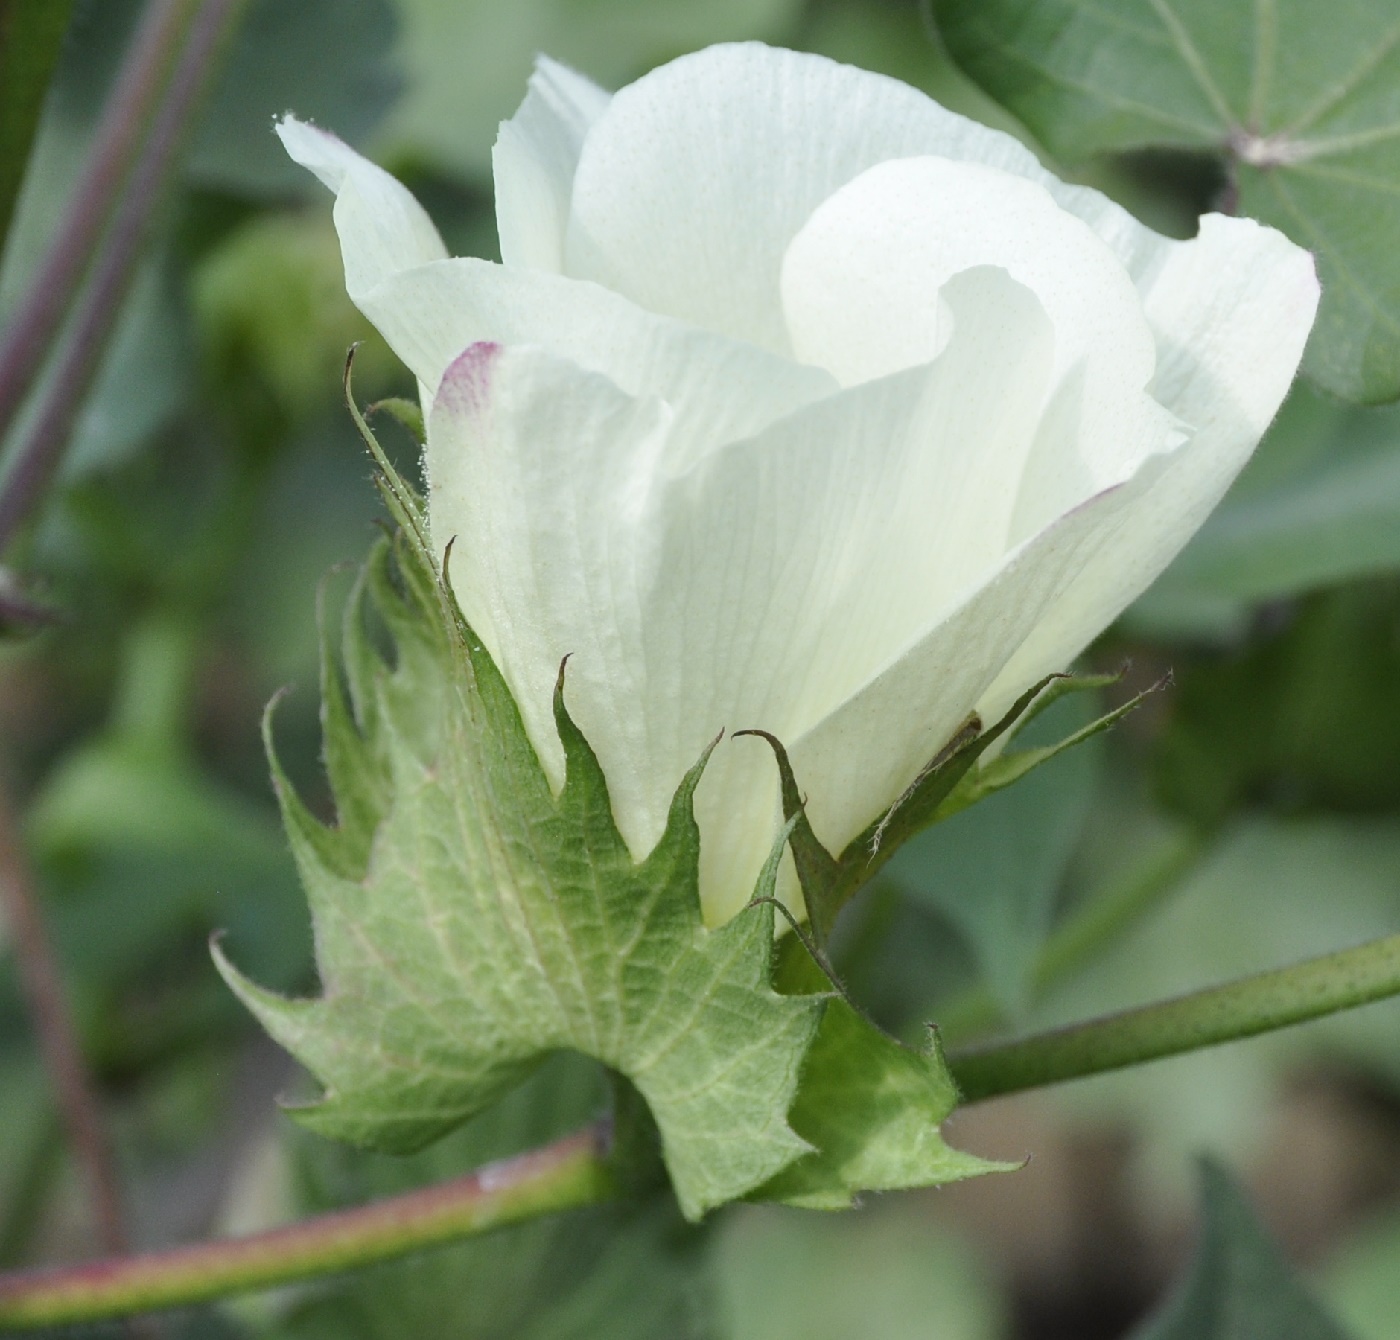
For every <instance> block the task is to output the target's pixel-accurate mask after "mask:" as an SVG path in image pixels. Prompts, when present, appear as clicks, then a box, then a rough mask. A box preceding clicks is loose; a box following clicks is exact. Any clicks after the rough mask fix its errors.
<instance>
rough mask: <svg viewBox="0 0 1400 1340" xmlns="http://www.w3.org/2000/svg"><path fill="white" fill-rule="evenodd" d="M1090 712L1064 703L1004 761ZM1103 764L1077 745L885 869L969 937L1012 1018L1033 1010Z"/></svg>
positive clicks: (916, 843) (1083, 721)
mask: <svg viewBox="0 0 1400 1340" xmlns="http://www.w3.org/2000/svg"><path fill="white" fill-rule="evenodd" d="M1091 716H1092V712H1091V710H1090V709H1089V708H1088V706H1087V705H1085V703H1084V700H1071V701H1069V702H1065V703H1063V704H1062V705H1061V707H1059V708H1058V709H1055V710H1053V711H1051V712H1048V713H1047V714H1046V715H1045V716H1043V717H1041V718H1040V719H1039V720H1038V721H1036V722H1034V723H1032V724H1031V726H1029V727H1028V728H1027V730H1026V732H1025V733H1024V735H1022V736H1019V737H1018V738H1017V743H1018V744H1024V745H1025V746H1027V749H1026V750H1024V751H1023V750H1018V751H1016V752H1015V753H1009V754H1005V755H1002V756H1001V758H999V759H998V760H996V762H997V763H1002V762H1009V761H1010V760H1014V759H1016V758H1018V757H1020V756H1021V755H1022V753H1024V752H1029V750H1031V749H1035V748H1037V747H1040V748H1045V747H1048V746H1049V741H1051V740H1053V739H1057V738H1058V737H1059V736H1062V735H1066V734H1069V733H1070V732H1072V731H1075V730H1077V729H1079V728H1081V727H1083V726H1085V725H1087V724H1088V723H1089V719H1090V717H1091ZM1042 741H1044V742H1045V743H1043V744H1042ZM1100 762H1101V759H1100V755H1099V751H1098V748H1097V746H1096V745H1095V744H1094V743H1093V742H1089V743H1086V744H1083V745H1081V746H1079V747H1078V748H1075V749H1070V750H1068V751H1066V752H1065V753H1064V754H1063V756H1061V757H1057V758H1055V759H1053V760H1051V761H1049V762H1048V763H1046V764H1045V765H1044V766H1042V767H1040V768H1037V769H1035V771H1034V772H1032V773H1031V774H1030V775H1029V776H1025V777H1022V778H1021V779H1020V780H1019V781H1018V782H1017V784H1016V785H1015V786H1011V787H1008V788H1006V789H1005V790H1003V791H1000V792H999V793H997V794H995V795H991V796H988V797H987V798H986V799H983V800H980V801H979V802H978V803H977V804H974V805H971V806H969V807H968V808H967V809H965V810H963V811H962V812H961V813H958V814H955V815H953V816H952V817H951V818H949V819H946V820H944V821H943V822H942V823H939V824H936V825H934V827H932V828H930V829H929V830H928V831H927V832H925V833H923V834H921V835H920V836H919V837H917V838H915V839H914V840H913V841H912V842H911V843H909V845H908V846H906V847H905V848H903V850H901V851H900V852H899V853H898V854H897V855H896V856H895V857H894V859H893V860H892V861H891V862H890V864H889V866H887V867H886V877H887V878H889V879H890V880H892V881H893V882H894V883H895V884H896V885H897V886H898V887H899V889H900V890H901V891H902V892H903V893H904V894H905V895H906V896H908V897H911V898H913V899H915V900H916V901H918V902H920V903H922V904H924V905H926V906H929V907H932V908H935V909H936V910H937V911H939V912H941V913H942V914H943V916H945V917H946V918H947V919H948V920H949V921H951V922H952V924H953V925H954V926H956V927H957V928H958V929H959V930H960V931H961V932H962V934H963V936H964V937H965V938H966V940H967V942H968V944H969V945H970V946H971V947H972V949H973V950H974V952H975V953H976V955H977V958H978V961H979V963H980V965H981V968H982V972H983V974H984V975H985V977H986V980H987V982H988V984H989V985H990V986H991V988H992V990H993V992H994V993H995V994H996V996H997V999H998V1001H999V1003H1000V1004H1001V1006H1002V1008H1003V1009H1004V1010H1006V1011H1007V1012H1008V1013H1009V1014H1010V1015H1011V1017H1015V1016H1016V1015H1017V1014H1018V1013H1019V1012H1020V1011H1021V1009H1022V1007H1023V1006H1024V1004H1025V997H1026V992H1027V989H1028V987H1029V979H1030V972H1031V968H1032V965H1033V962H1034V959H1035V954H1036V951H1037V950H1039V948H1040V946H1041V945H1042V944H1043V943H1044V940H1045V936H1046V933H1047V932H1048V931H1049V928H1050V922H1051V916H1052V913H1053V911H1054V908H1055V898H1056V894H1057V893H1058V892H1059V888H1060V884H1061V881H1062V879H1063V877H1064V873H1065V869H1066V867H1067V865H1068V864H1069V859H1070V856H1071V854H1072V853H1073V851H1074V847H1075V844H1076V842H1077V841H1078V838H1079V835H1080V832H1081V830H1082V829H1083V827H1084V821H1085V819H1086V818H1087V816H1088V814H1089V809H1090V806H1091V805H1092V804H1093V800H1094V794H1095V791H1096V789H1097V787H1098V783H1099V780H1100V772H1101V769H1100Z"/></svg>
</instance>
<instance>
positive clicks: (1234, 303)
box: [983, 215, 1319, 715]
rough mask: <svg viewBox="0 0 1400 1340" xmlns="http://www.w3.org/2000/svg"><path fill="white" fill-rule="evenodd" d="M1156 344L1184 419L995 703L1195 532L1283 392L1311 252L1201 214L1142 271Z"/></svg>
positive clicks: (1065, 657)
mask: <svg viewBox="0 0 1400 1340" xmlns="http://www.w3.org/2000/svg"><path fill="white" fill-rule="evenodd" d="M1143 287H1144V304H1145V309H1146V312H1147V317H1148V320H1149V321H1150V322H1151V324H1152V326H1153V329H1154V331H1155V332H1156V336H1157V341H1158V350H1159V354H1158V370H1157V375H1156V378H1155V379H1154V382H1153V387H1152V389H1153V393H1154V395H1155V396H1156V397H1157V398H1158V399H1159V400H1160V401H1162V403H1163V404H1164V405H1166V406H1167V408H1168V409H1170V410H1171V411H1172V412H1174V413H1175V414H1176V415H1177V416H1179V417H1180V419H1181V420H1183V421H1184V422H1185V423H1187V424H1188V425H1189V426H1190V428H1191V430H1192V438H1191V441H1190V443H1189V444H1188V445H1187V446H1186V447H1185V448H1183V449H1182V450H1181V451H1180V452H1178V453H1176V454H1175V455H1174V456H1173V458H1172V460H1171V462H1170V465H1169V468H1167V469H1166V470H1164V471H1163V473H1162V475H1161V478H1160V479H1159V480H1158V482H1157V483H1156V485H1155V486H1154V487H1153V488H1152V490H1151V491H1150V492H1148V493H1146V494H1144V495H1143V496H1142V497H1140V498H1137V499H1136V500H1135V501H1134V503H1133V507H1132V511H1131V515H1130V517H1129V520H1128V523H1127V524H1126V525H1125V527H1124V530H1123V533H1122V537H1121V539H1120V541H1119V543H1118V544H1117V545H1115V547H1114V548H1113V549H1112V550H1111V551H1109V550H1105V551H1104V552H1103V553H1102V554H1101V555H1100V556H1099V557H1098V558H1097V559H1096V560H1095V561H1094V562H1092V563H1091V564H1089V565H1088V566H1087V567H1086V569H1085V571H1084V573H1083V574H1082V575H1081V576H1080V578H1079V579H1078V580H1077V581H1076V582H1075V584H1074V586H1073V587H1071V588H1070V589H1069V590H1068V591H1067V592H1066V593H1065V595H1064V597H1063V598H1062V599H1061V600H1060V601H1058V602H1057V603H1056V606H1055V608H1054V610H1053V611H1052V612H1051V614H1050V615H1049V617H1047V618H1046V620H1045V621H1044V622H1043V624H1042V625H1041V626H1040V627H1039V628H1037V630H1036V632H1035V634H1034V635H1033V636H1032V637H1031V638H1030V639H1028V641H1027V643H1026V645H1025V646H1024V647H1023V648H1022V649H1021V651H1020V653H1019V654H1018V655H1017V657H1016V659H1015V661H1014V662H1013V663H1012V664H1010V665H1009V666H1008V667H1007V668H1006V671H1005V672H1004V674H1003V675H1002V676H1001V678H1000V679H999V680H998V682H997V684H996V685H995V686H994V688H993V690H992V691H991V692H990V693H989V694H988V697H987V700H986V702H985V703H984V705H983V706H984V709H985V710H986V711H987V712H988V713H989V714H992V715H994V714H996V713H997V712H998V711H1000V710H1001V709H1002V708H1003V707H1005V706H1006V705H1007V704H1009V703H1010V702H1011V701H1012V700H1013V699H1014V698H1015V696H1016V695H1017V693H1019V692H1020V690H1021V689H1022V688H1024V687H1025V686H1026V685H1028V684H1031V683H1034V681H1035V680H1036V679H1037V678H1039V677H1040V676H1041V675H1043V674H1046V673H1049V672H1050V671H1052V670H1060V669H1064V668H1065V667H1066V666H1067V665H1068V664H1069V663H1070V662H1071V661H1072V660H1073V659H1074V657H1076V656H1077V655H1078V654H1079V653H1080V651H1082V650H1083V649H1084V647H1085V646H1087V645H1088V643H1089V642H1090V641H1091V640H1092V639H1093V638H1095V637H1096V636H1097V635H1098V634H1099V633H1100V632H1101V631H1102V630H1103V629H1104V628H1106V627H1107V626H1108V624H1109V623H1111V622H1112V621H1113V620H1114V619H1116V618H1117V617H1118V615H1119V614H1120V613H1121V612H1122V611H1123V610H1124V609H1125V608H1126V607H1127V606H1128V604H1129V603H1130V602H1131V601H1133V600H1134V599H1136V597H1137V596H1138V595H1140V594H1141V593H1142V592H1143V591H1144V590H1145V589H1146V588H1147V586H1148V585H1149V584H1150V583H1151V582H1152V581H1153V580H1154V579H1155V578H1156V577H1157V575H1158V574H1159V573H1160V572H1161V571H1162V570H1163V568H1165V567H1166V566H1167V564H1168V563H1169V562H1170V561H1171V560H1172V559H1173V558H1174V557H1175V556H1176V554H1177V553H1178V552H1179V551H1180V550H1181V548H1182V547H1183V546H1184V545H1185V544H1186V542H1187V540H1189V539H1190V538H1191V536H1192V535H1193V534H1195V532H1196V530H1197V529H1198V528H1199V527H1200V525H1201V523H1202V522H1203V521H1204V520H1205V518H1206V516H1207V515H1208V514H1209V512H1210V511H1211V509H1212V508H1213V507H1214V506H1215V505H1216V503H1218V502H1219V501H1220V498H1221V497H1222V495H1223V494H1224V492H1225V490H1226V489H1227V488H1228V487H1229V485H1230V483H1231V481H1232V480H1233V479H1234V478H1235V476H1236V475H1237V474H1238V473H1239V471H1240V469H1241V468H1242V467H1243V466H1244V463H1245V462H1246V461H1247V460H1248V459H1249V456H1250V454H1251V453H1252V452H1253V450H1254V448H1255V446H1256V445H1257V444H1258V441H1259V438H1260V437H1261V436H1262V434H1263V432H1264V429H1265V428H1267V427H1268V425H1269V422H1270V420H1271V419H1272V418H1273V416H1274V414H1275V412H1276V411H1277V410H1278V407H1279V405H1280V404H1281V403H1282V401H1283V397H1284V395H1285V394H1286V393H1287V390H1288V387H1289V385H1290V384H1291V382H1292V380H1293V377H1294V374H1295V373H1296V371H1297V368H1298V364H1299V361H1300V360H1301V358H1302V355H1303V346H1304V345H1305V344H1306V342H1307V338H1308V332H1309V330H1310V329H1311V328H1312V322H1313V317H1314V315H1315V314H1316V311H1317V301H1318V295H1319V289H1318V283H1317V276H1316V272H1315V269H1314V266H1313V261H1312V257H1311V256H1310V255H1309V254H1308V253H1307V252H1306V251H1303V250H1302V249H1301V248H1300V247H1297V246H1294V245H1293V243H1291V242H1290V241H1288V239H1287V238H1285V237H1284V236H1283V234H1282V233H1279V232H1276V231H1275V230H1273V229H1272V228H1266V227H1264V226H1262V225H1261V224H1258V223H1255V222H1253V221H1252V220H1249V219H1229V218H1224V217H1222V216H1220V215H1207V216H1206V217H1205V218H1204V219H1202V221H1201V231H1200V234H1199V236H1198V237H1197V238H1195V239H1194V240H1193V241H1190V242H1174V243H1169V244H1166V245H1164V248H1163V250H1162V252H1161V256H1160V260H1159V263H1158V264H1157V265H1155V266H1154V267H1153V268H1152V269H1151V270H1150V271H1149V272H1148V273H1147V274H1146V275H1145V277H1144V280H1143Z"/></svg>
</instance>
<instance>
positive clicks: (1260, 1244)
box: [1134, 1162, 1347, 1340]
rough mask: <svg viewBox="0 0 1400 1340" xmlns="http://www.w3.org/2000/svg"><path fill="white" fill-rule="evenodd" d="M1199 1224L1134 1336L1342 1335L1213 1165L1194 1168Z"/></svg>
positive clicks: (1213, 1339) (1202, 1339) (1294, 1338)
mask: <svg viewBox="0 0 1400 1340" xmlns="http://www.w3.org/2000/svg"><path fill="white" fill-rule="evenodd" d="M1201 1199H1202V1208H1203V1214H1204V1217H1205V1225H1204V1228H1203V1230H1202V1234H1201V1241H1200V1244H1199V1246H1198V1247H1197V1249H1196V1255H1195V1259H1194V1260H1193V1261H1192V1263H1191V1269H1190V1272H1189V1274H1188V1275H1187V1277H1186V1279H1185V1281H1184V1282H1183V1284H1182V1285H1181V1287H1180V1288H1179V1290H1178V1291H1177V1292H1176V1293H1175V1294H1173V1295H1172V1297H1171V1298H1170V1299H1169V1300H1168V1301H1167V1303H1166V1305H1165V1306H1164V1307H1163V1308H1162V1310H1161V1311H1160V1312H1159V1313H1158V1314H1157V1315H1156V1316H1154V1317H1153V1318H1151V1319H1150V1320H1149V1321H1148V1322H1147V1323H1146V1325H1144V1326H1142V1327H1141V1328H1140V1329H1139V1330H1137V1331H1135V1332H1134V1340H1347V1336H1346V1332H1344V1331H1343V1330H1342V1329H1341V1327H1340V1326H1338V1325H1337V1323H1336V1322H1334V1321H1333V1320H1332V1319H1331V1318H1330V1317H1328V1316H1327V1314H1326V1313H1325V1312H1324V1311H1323V1310H1322V1308H1321V1306H1320V1305H1319V1304H1318V1303H1317V1302H1316V1301H1315V1300H1314V1299H1313V1297H1312V1295H1311V1294H1310V1293H1309V1292H1308V1290H1307V1289H1306V1288H1305V1287H1304V1285H1303V1284H1302V1282H1301V1281H1300V1280H1299V1279H1298V1278H1297V1276H1295V1275H1294V1273H1293V1272H1292V1270H1291V1269H1290V1268H1289V1265H1288V1263H1287V1261H1285V1260H1284V1259H1283V1256H1282V1255H1281V1254H1280V1252H1279V1249H1278V1248H1277V1247H1276V1246H1275V1245H1274V1244H1273V1242H1272V1241H1270V1239H1269V1238H1268V1236H1267V1235H1266V1234H1265V1232H1264V1230H1263V1229H1262V1228H1261V1227H1260V1225H1259V1223H1258V1221H1257V1220H1256V1219H1255V1217H1254V1213H1253V1211H1252V1210H1251V1209H1250V1207H1249V1204H1248V1202H1247V1201H1246V1200H1245V1198H1244V1196H1243V1195H1242V1194H1241V1192H1240V1191H1239V1189H1238V1188H1237V1187H1236V1186H1235V1185H1234V1183H1233V1182H1232V1181H1231V1180H1230V1177H1229V1175H1228V1174H1227V1173H1226V1172H1225V1171H1224V1169H1223V1168H1221V1167H1220V1166H1219V1165H1218V1164H1216V1163H1213V1162H1206V1163H1204V1164H1203V1165H1202V1168H1201Z"/></svg>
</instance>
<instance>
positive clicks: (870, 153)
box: [565, 43, 1045, 351]
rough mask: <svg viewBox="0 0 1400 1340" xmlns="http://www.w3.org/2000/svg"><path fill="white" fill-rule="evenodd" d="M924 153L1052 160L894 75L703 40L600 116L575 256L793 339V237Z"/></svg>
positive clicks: (669, 301) (580, 268)
mask: <svg viewBox="0 0 1400 1340" xmlns="http://www.w3.org/2000/svg"><path fill="white" fill-rule="evenodd" d="M917 154H938V155H941V156H943V157H947V158H959V159H970V160H973V161H978V162H984V163H989V164H992V165H994V166H1000V167H1003V168H1006V169H1008V170H1010V171H1014V172H1024V173H1025V174H1026V175H1029V176H1032V177H1034V178H1036V179H1040V178H1042V177H1044V176H1045V174H1044V173H1043V172H1042V171H1041V169H1040V168H1039V167H1038V166H1037V164H1036V162H1035V160H1034V158H1033V157H1032V156H1031V155H1030V154H1029V153H1028V152H1027V151H1026V150H1025V149H1024V148H1023V147H1022V146H1021V145H1019V144H1018V143H1017V142H1016V141H1015V140H1013V139H1012V138H1011V137H1010V136H1009V135H1004V134H1001V133H1000V132H997V131H993V130H988V129H987V128H986V127H984V126H980V125H978V124H976V123H975V122H973V121H969V120H967V119H966V118H964V117H960V116H956V115H954V114H953V113H951V112H948V111H945V110H944V109H943V108H942V107H940V106H939V105H938V104H937V103H935V102H934V101H933V100H932V99H930V98H928V97H926V96H925V95H924V94H922V93H920V92H918V91H917V90H916V89H913V88H910V87H909V86H908V85H907V84H901V83H899V82H898V81H897V80H894V79H889V78H887V77H885V76H883V75H877V74H871V73H870V72H868V71H865V70H858V69H855V68H854V67H851V66H847V65H838V64H836V63H835V62H833V61H830V60H827V59H825V58H823V57H821V56H813V55H807V54H800V53H797V52H792V51H780V50H775V49H772V48H770V47H765V46H762V45H759V44H758V43H744V44H739V45H731V46H715V47H708V48H706V49H705V50H704V51H700V52H696V53H695V54H693V55H689V56H682V57H681V58H680V59H679V60H676V61H672V62H671V63H670V64H669V65H665V66H662V67H661V68H659V69H657V70H653V71H652V72H651V73H650V74H648V75H646V76H644V77H643V78H642V79H639V80H638V81H637V82H636V83H634V84H631V85H629V86H628V87H627V88H624V89H623V90H622V91H621V92H619V93H618V94H617V95H616V96H615V97H614V98H613V100H612V103H611V104H610V105H609V107H608V110H607V111H606V112H604V113H603V115H602V116H601V117H599V119H598V120H597V121H596V122H595V123H594V125H593V128H592V130H591V131H590V132H589V135H588V141H587V143H586V144H585V145H584V148H583V154H582V156H581V157H580V160H579V165H578V172H577V174H576V176H575V178H574V194H573V208H572V213H571V216H570V220H569V229H568V236H567V240H566V244H565V268H566V269H567V270H568V272H569V273H570V274H574V275H578V276H579V277H581V278H587V279H596V280H598V281H599V282H600V283H602V284H605V285H606V286H607V287H609V288H613V289H616V290H617V291H618V292H620V293H625V294H627V295H628V296H629V297H631V298H632V299H634V300H635V301H636V302H638V303H640V304H641V305H642V306H644V307H649V308H651V309H652V310H653V311H658V312H669V313H672V314H673V315H676V316H680V317H683V318H685V319H686V320H688V321H692V322H694V323H695V324H697V325H701V326H706V327H708V328H709V329H712V330H720V331H724V332H726V333H728V334H732V335H735V336H738V337H740V338H742V339H747V340H751V341H753V342H755V343H757V344H763V345H765V346H767V347H769V348H772V349H777V350H783V351H785V350H786V349H787V328H786V324H785V322H784V319H783V311H782V301H781V298H780V295H779V291H778V273H779V266H780V264H781V261H782V256H783V253H784V252H785V251H786V250H787V246H788V243H789V242H791V241H792V239H793V237H794V236H795V235H796V233H797V231H798V229H799V228H801V227H802V225H803V223H804V222H805V221H806V219H807V217H808V215H810V214H811V212H812V211H813V210H814V209H815V208H816V207H817V206H818V205H819V204H820V203H821V202H822V201H823V200H825V199H826V197H827V196H829V195H830V194H831V193H832V192H833V191H835V190H836V189H837V188H839V187H841V186H843V185H845V184H846V182H848V181H850V180H851V179H852V178H853V177H855V176H857V175H858V174H859V173H861V172H863V171H864V170H865V169H866V168H868V167H872V166H874V165H875V164H876V163H880V162H883V161H884V160H885V159H889V158H905V157H910V156H913V155H917Z"/></svg>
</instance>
